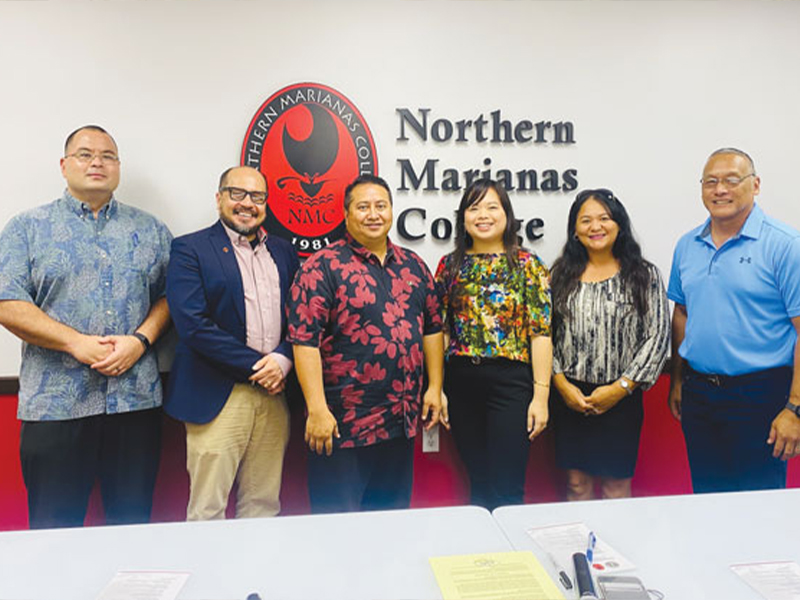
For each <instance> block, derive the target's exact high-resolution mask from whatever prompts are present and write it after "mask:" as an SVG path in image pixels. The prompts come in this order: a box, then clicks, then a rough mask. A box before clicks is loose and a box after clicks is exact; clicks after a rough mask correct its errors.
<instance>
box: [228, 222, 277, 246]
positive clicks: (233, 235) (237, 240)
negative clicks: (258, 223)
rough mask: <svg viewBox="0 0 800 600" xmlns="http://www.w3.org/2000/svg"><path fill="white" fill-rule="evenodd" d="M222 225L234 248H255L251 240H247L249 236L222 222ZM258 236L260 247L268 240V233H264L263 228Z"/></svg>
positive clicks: (259, 229)
mask: <svg viewBox="0 0 800 600" xmlns="http://www.w3.org/2000/svg"><path fill="white" fill-rule="evenodd" d="M220 223H222V227H223V228H224V229H225V233H227V234H228V237H229V238H230V240H231V244H233V245H234V246H242V247H244V246H247V247H248V248H251V249H252V248H253V247H252V245H251V244H250V240H248V239H247V236H244V235H242V234H241V233H239V232H238V231H234V230H233V229H231V228H230V227H228V226H227V225H226V224H225V223H224V222H223V221H220ZM256 236H257V237H258V243H259V245H260V244H263V243H264V242H265V241H266V239H267V233H266V232H265V231H264V228H263V227H259V228H258V231H257V232H256Z"/></svg>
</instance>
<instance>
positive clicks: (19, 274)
mask: <svg viewBox="0 0 800 600" xmlns="http://www.w3.org/2000/svg"><path fill="white" fill-rule="evenodd" d="M119 171H120V168H119V155H118V152H117V145H116V142H115V141H114V139H113V138H112V137H111V136H110V135H109V134H108V133H107V132H106V131H105V130H104V129H102V128H101V127H97V126H94V125H90V126H85V127H81V128H80V129H78V130H76V131H74V132H73V133H72V134H70V136H69V137H68V138H67V141H66V144H65V147H64V158H62V159H61V173H62V174H63V176H64V179H65V180H66V182H67V189H66V190H65V192H64V194H63V196H62V197H61V198H59V199H58V200H55V201H54V202H51V203H50V204H45V205H43V206H40V207H37V208H34V209H32V210H29V211H26V212H24V213H22V214H20V215H17V216H16V217H14V218H13V219H12V220H11V221H10V222H9V223H8V225H6V227H5V229H4V230H3V232H2V234H0V324H2V325H3V326H5V327H6V328H7V329H8V330H9V331H11V332H12V333H14V334H15V335H17V336H18V337H20V338H21V339H22V341H23V344H22V366H21V369H20V377H19V384H20V391H19V408H18V412H17V416H18V418H19V419H20V420H21V421H22V431H21V434H20V460H21V463H22V476H23V479H24V481H25V486H26V488H27V490H28V513H29V522H30V526H31V528H40V527H64V526H80V525H82V524H83V521H84V518H85V516H86V509H87V504H88V500H89V494H90V492H91V490H92V487H93V485H94V482H95V480H96V479H98V478H99V480H100V489H101V492H102V498H103V506H104V510H105V516H106V522H108V523H133V522H146V521H149V519H150V509H151V506H152V495H153V487H154V485H155V479H156V473H157V471H158V460H159V452H160V445H161V443H160V442H161V409H160V408H159V407H160V406H161V382H160V379H159V374H158V365H157V361H156V355H155V352H153V351H151V350H150V346H151V344H152V343H153V342H155V341H156V339H158V337H159V336H160V335H161V333H162V332H163V331H164V330H165V329H166V328H167V327H168V325H169V311H168V309H167V303H166V300H165V297H164V291H165V278H166V269H167V262H168V259H169V247H170V243H171V240H172V236H171V234H170V232H169V230H168V229H167V228H166V226H165V225H164V224H163V223H161V222H160V221H158V220H157V219H155V218H154V217H152V216H151V215H149V214H147V213H145V212H143V211H141V210H138V209H136V208H133V207H131V206H127V205H125V204H122V203H121V202H119V201H118V200H117V199H116V198H115V197H114V195H113V193H114V190H115V189H116V188H117V185H118V183H119Z"/></svg>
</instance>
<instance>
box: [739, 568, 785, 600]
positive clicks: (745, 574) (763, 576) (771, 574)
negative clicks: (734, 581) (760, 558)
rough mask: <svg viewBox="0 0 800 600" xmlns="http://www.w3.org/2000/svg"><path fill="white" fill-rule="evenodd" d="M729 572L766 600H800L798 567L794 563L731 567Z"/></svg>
mask: <svg viewBox="0 0 800 600" xmlns="http://www.w3.org/2000/svg"><path fill="white" fill-rule="evenodd" d="M731 570H732V571H733V572H734V573H736V574H737V575H738V576H739V577H741V578H742V579H743V580H744V581H745V583H747V585H749V586H750V587H751V588H753V589H754V590H755V591H757V592H758V593H759V594H761V596H762V597H763V598H765V599H766V600H800V565H798V564H797V563H796V562H791V561H785V562H764V563H750V564H744V565H731Z"/></svg>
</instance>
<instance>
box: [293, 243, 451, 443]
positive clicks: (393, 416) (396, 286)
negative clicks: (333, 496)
mask: <svg viewBox="0 0 800 600" xmlns="http://www.w3.org/2000/svg"><path fill="white" fill-rule="evenodd" d="M288 311H289V319H288V327H289V330H288V336H287V340H288V341H289V342H290V343H292V344H297V345H302V346H313V347H316V348H319V350H320V354H321V356H322V372H323V379H324V384H325V396H326V399H327V401H328V407H329V408H330V410H331V412H332V413H333V416H334V417H336V421H337V423H338V425H339V433H340V434H341V436H342V437H341V438H340V439H339V440H334V443H335V444H336V445H337V446H338V447H341V448H353V447H358V446H369V445H371V444H375V443H377V442H380V441H384V440H390V439H393V438H397V437H400V436H403V435H404V436H406V437H408V438H410V437H413V436H414V435H415V434H416V431H417V424H418V418H419V412H420V391H421V388H422V373H423V355H422V338H423V336H426V335H431V334H435V333H438V332H439V331H441V329H442V320H441V316H440V310H439V299H438V297H437V294H436V286H435V284H434V281H433V277H432V276H431V272H430V270H429V269H428V267H427V266H426V265H425V263H424V262H423V261H422V259H421V258H420V257H419V256H417V255H416V254H415V253H414V252H411V251H410V250H407V249H405V248H401V247H399V246H395V245H394V244H392V243H391V241H389V242H388V249H387V254H386V259H385V263H384V264H383V265H381V264H380V261H379V260H378V257H376V256H375V255H374V254H372V252H370V251H369V250H367V249H366V248H364V247H363V246H362V245H360V244H359V243H358V242H356V241H355V240H354V239H353V238H352V237H350V236H349V235H347V236H346V237H345V239H342V240H339V241H337V242H334V243H333V244H331V245H330V246H328V247H326V248H324V249H322V250H320V251H319V252H316V253H315V254H313V255H312V256H311V257H310V258H309V259H308V260H307V261H306V262H305V264H304V265H303V266H302V267H301V268H300V270H299V271H298V272H297V277H296V278H295V281H294V285H293V286H292V290H291V292H290V294H289V302H288Z"/></svg>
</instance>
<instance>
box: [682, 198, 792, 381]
mask: <svg viewBox="0 0 800 600" xmlns="http://www.w3.org/2000/svg"><path fill="white" fill-rule="evenodd" d="M667 296H668V297H669V299H670V300H672V301H673V302H675V303H676V304H682V305H684V306H686V309H687V313H688V321H687V323H686V337H685V338H684V340H683V343H682V344H681V347H680V348H679V350H678V352H679V353H680V355H681V356H682V357H683V358H685V359H686V360H688V361H689V364H690V365H691V366H692V368H694V369H696V370H697V371H701V372H703V373H716V374H720V375H742V374H744V373H751V372H753V371H760V370H763V369H770V368H773V367H780V366H787V365H788V366H791V365H792V364H793V358H794V347H795V342H796V340H797V334H796V332H795V329H794V326H793V325H792V322H791V320H790V319H791V318H793V317H797V316H800V232H798V231H797V230H795V229H793V228H791V227H789V226H788V225H786V224H784V223H781V222H780V221H777V220H775V219H773V218H771V217H768V216H767V215H765V214H764V211H762V210H761V208H760V207H759V206H758V205H755V206H754V207H753V210H752V211H751V213H750V215H749V216H748V217H747V221H745V224H744V226H743V227H742V229H741V231H740V232H739V233H738V235H736V236H734V237H733V238H731V239H729V240H728V241H727V242H725V243H724V244H723V245H722V247H721V248H719V249H717V248H716V246H714V242H713V241H712V240H711V219H708V220H707V221H706V222H705V223H704V224H703V225H701V226H700V227H698V228H696V229H693V230H692V231H690V232H689V233H687V234H686V235H684V236H683V237H682V238H681V239H680V241H679V242H678V245H677V246H676V247H675V254H674V255H673V258H672V271H671V272H670V277H669V288H668V290H667Z"/></svg>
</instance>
